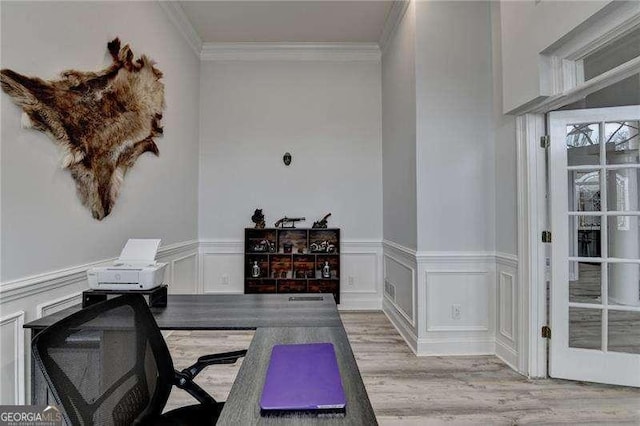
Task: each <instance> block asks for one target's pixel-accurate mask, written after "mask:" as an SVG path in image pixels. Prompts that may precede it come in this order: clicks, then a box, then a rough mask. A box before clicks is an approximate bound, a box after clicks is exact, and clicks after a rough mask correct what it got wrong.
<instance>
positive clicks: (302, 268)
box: [293, 255, 316, 278]
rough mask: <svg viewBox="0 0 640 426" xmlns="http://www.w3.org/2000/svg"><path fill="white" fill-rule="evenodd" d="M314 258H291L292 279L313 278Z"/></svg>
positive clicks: (306, 256) (304, 256) (298, 256)
mask: <svg viewBox="0 0 640 426" xmlns="http://www.w3.org/2000/svg"><path fill="white" fill-rule="evenodd" d="M315 264H316V260H315V256H309V255H297V256H293V277H294V278H315V277H316V272H315Z"/></svg>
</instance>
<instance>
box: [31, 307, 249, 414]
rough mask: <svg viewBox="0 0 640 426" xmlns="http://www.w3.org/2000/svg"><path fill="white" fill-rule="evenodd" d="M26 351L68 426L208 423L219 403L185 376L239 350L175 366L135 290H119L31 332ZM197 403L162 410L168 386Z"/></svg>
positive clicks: (239, 353) (234, 355) (238, 354)
mask: <svg viewBox="0 0 640 426" xmlns="http://www.w3.org/2000/svg"><path fill="white" fill-rule="evenodd" d="M32 347H33V356H34V358H35V361H36V364H37V365H38V366H39V368H40V369H41V370H42V372H43V374H44V377H45V379H46V381H47V383H48V385H49V387H50V388H51V392H52V393H53V396H54V398H55V400H56V402H57V404H58V405H61V406H62V407H63V408H64V412H65V413H64V415H65V420H66V421H67V424H70V425H93V424H95V425H117V426H119V425H132V424H133V425H143V424H153V425H192V424H197V425H207V424H211V425H213V424H215V423H216V421H217V419H218V416H219V415H220V411H221V410H222V406H223V404H224V403H222V402H217V401H216V400H215V399H213V397H211V396H210V395H209V394H208V393H206V392H205V391H204V390H203V389H202V388H201V387H200V386H198V385H197V384H196V383H195V382H194V381H193V379H194V378H195V377H196V376H197V375H198V373H200V371H202V369H204V368H205V367H207V366H209V365H212V364H233V363H235V362H236V361H237V360H238V358H241V357H243V356H244V355H245V354H246V353H247V351H236V352H228V353H222V354H213V355H206V356H203V357H200V358H199V359H198V361H197V362H196V363H195V364H193V365H192V366H191V367H189V368H186V369H184V370H182V371H176V370H174V368H173V362H172V360H171V355H170V354H169V349H168V348H167V345H166V343H165V341H164V338H163V337H162V333H161V332H160V329H159V328H158V325H157V324H156V322H155V320H154V318H153V315H152V314H151V311H150V310H149V307H148V306H147V303H146V302H145V300H144V298H143V297H142V296H141V295H127V296H120V297H117V298H115V299H111V300H107V301H106V302H102V303H98V304H95V305H93V306H90V307H88V308H86V309H83V310H81V311H79V312H76V313H75V314H73V315H70V316H68V317H67V318H65V319H63V320H61V321H58V322H57V323H55V324H53V325H52V326H50V327H48V328H46V329H45V330H43V331H42V332H41V333H39V334H38V335H36V337H35V338H34V339H33V342H32ZM173 385H176V386H177V387H179V388H181V389H184V390H186V391H187V392H189V394H191V395H192V396H193V397H195V398H196V399H197V400H198V401H199V402H200V404H197V405H191V406H187V407H182V408H178V409H176V410H173V411H170V412H168V413H165V414H164V415H162V414H161V413H162V410H163V408H164V406H165V404H166V402H167V399H168V398H169V393H170V392H171V387H172V386H173Z"/></svg>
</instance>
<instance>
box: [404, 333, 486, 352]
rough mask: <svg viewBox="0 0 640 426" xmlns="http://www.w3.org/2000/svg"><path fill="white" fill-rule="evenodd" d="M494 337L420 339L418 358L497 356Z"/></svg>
mask: <svg viewBox="0 0 640 426" xmlns="http://www.w3.org/2000/svg"><path fill="white" fill-rule="evenodd" d="M495 353H496V345H495V339H494V337H493V336H490V337H487V338H447V339H429V338H420V339H418V350H417V353H416V355H418V356H458V355H460V356H462V355H495Z"/></svg>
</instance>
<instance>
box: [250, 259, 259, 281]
mask: <svg viewBox="0 0 640 426" xmlns="http://www.w3.org/2000/svg"><path fill="white" fill-rule="evenodd" d="M251 277H252V278H258V277H260V266H258V261H257V260H256V261H254V262H253V266H252V267H251Z"/></svg>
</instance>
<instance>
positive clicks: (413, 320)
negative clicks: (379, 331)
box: [382, 253, 416, 329]
mask: <svg viewBox="0 0 640 426" xmlns="http://www.w3.org/2000/svg"><path fill="white" fill-rule="evenodd" d="M383 257H384V258H385V259H387V258H388V259H390V260H391V261H393V262H395V263H397V264H398V265H400V266H402V267H404V268H405V269H408V270H409V272H411V303H413V306H412V307H411V315H409V314H407V313H406V312H405V311H404V309H402V308H401V307H400V306H399V305H398V304H397V303H396V301H395V300H393V299H391V298H389V296H388V295H387V294H386V293H385V292H384V286H383V289H382V296H383V298H384V299H385V300H387V301H388V302H389V303H390V304H391V305H392V306H393V307H394V308H395V309H396V310H397V311H398V313H399V314H400V315H402V317H403V318H404V319H405V320H406V321H407V322H408V323H409V324H411V326H412V327H413V328H414V329H415V328H416V303H415V302H416V268H414V267H413V266H411V265H409V264H408V263H405V262H403V261H402V260H400V259H398V258H396V257H395V256H391V255H389V254H388V253H384V254H383ZM386 280H387V271H386V270H385V271H384V281H386ZM383 305H384V303H383Z"/></svg>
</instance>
